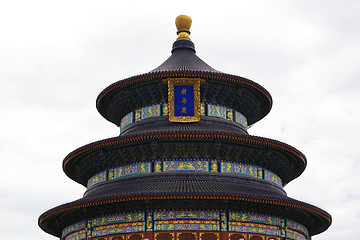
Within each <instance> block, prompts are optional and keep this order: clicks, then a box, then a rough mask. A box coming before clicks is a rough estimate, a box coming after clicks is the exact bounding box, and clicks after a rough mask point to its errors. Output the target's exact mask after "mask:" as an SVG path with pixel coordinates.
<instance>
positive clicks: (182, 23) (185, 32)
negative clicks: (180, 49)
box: [175, 15, 192, 40]
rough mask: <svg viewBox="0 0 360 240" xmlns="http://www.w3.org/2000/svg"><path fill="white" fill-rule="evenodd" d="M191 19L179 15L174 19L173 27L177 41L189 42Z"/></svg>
mask: <svg viewBox="0 0 360 240" xmlns="http://www.w3.org/2000/svg"><path fill="white" fill-rule="evenodd" d="M191 23H192V20H191V17H189V16H186V15H180V16H178V17H177V18H176V19H175V25H176V28H177V30H178V31H177V34H178V38H177V40H181V39H185V40H190V38H189V35H190V27H191Z"/></svg>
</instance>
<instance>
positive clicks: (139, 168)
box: [87, 159, 282, 189]
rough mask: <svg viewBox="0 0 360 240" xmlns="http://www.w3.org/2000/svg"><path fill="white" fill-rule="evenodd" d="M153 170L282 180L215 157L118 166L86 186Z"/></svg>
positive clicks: (257, 168) (160, 160)
mask: <svg viewBox="0 0 360 240" xmlns="http://www.w3.org/2000/svg"><path fill="white" fill-rule="evenodd" d="M153 172H220V173H229V174H237V175H242V176H248V177H254V178H260V179H264V180H266V181H268V182H271V183H273V184H276V185H277V186H279V187H282V181H281V178H280V177H279V176H277V175H276V174H275V173H273V172H271V171H269V170H267V169H264V168H262V167H258V166H255V165H249V164H244V163H235V162H228V161H222V160H216V159H158V160H155V161H152V162H141V163H134V164H128V165H123V166H119V167H116V168H112V169H108V170H106V171H103V172H100V173H98V174H96V175H95V176H93V177H91V178H90V179H89V180H88V184H87V188H88V189H89V188H91V187H93V186H96V185H97V184H99V183H103V182H106V181H109V180H114V179H118V178H120V177H125V176H131V175H139V174H147V173H153Z"/></svg>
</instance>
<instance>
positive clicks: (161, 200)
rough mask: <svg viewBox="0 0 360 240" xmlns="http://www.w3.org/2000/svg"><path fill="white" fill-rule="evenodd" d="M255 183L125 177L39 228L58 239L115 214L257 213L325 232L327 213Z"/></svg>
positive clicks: (208, 177)
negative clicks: (71, 228) (74, 228)
mask: <svg viewBox="0 0 360 240" xmlns="http://www.w3.org/2000/svg"><path fill="white" fill-rule="evenodd" d="M175 177H176V178H175ZM256 181H260V180H256ZM256 181H255V180H251V179H249V178H246V177H238V176H237V177H232V176H225V177H219V176H217V175H216V174H199V175H194V174H179V173H178V174H175V175H171V174H158V175H156V176H155V175H154V176H153V177H149V176H141V177H129V179H128V181H126V180H122V181H118V182H114V183H111V184H104V185H103V186H101V187H99V189H100V188H102V189H103V190H102V191H100V190H99V191H97V190H96V189H94V190H93V191H94V194H91V192H89V193H87V194H85V197H84V198H82V199H79V200H77V201H74V202H71V203H68V204H63V205H61V206H58V207H56V208H53V209H51V210H49V211H47V212H45V213H44V214H43V215H41V216H40V218H39V226H40V227H41V228H42V229H43V230H44V231H46V232H48V233H50V234H53V235H55V236H60V234H61V231H62V229H63V228H65V227H66V226H68V225H70V224H73V223H76V222H78V221H82V220H85V219H88V218H92V217H98V216H104V215H107V214H114V213H116V212H118V213H121V212H126V211H133V212H136V211H141V210H164V209H185V210H193V209H200V210H209V209H212V210H229V211H238V210H239V209H241V211H245V212H261V213H262V214H268V215H275V216H278V217H284V218H289V219H292V220H294V221H297V222H299V223H301V224H303V225H304V226H305V227H306V228H307V229H308V230H309V234H310V235H315V234H318V233H320V232H322V231H325V230H326V229H327V228H328V227H329V226H330V224H331V216H330V215H329V214H328V213H327V212H325V211H323V210H321V209H319V208H317V207H315V206H312V205H310V204H307V203H304V202H301V201H297V200H294V199H292V198H289V197H287V196H286V195H285V194H284V193H281V191H280V189H279V188H277V189H275V188H274V186H269V184H267V183H265V182H263V181H262V182H261V183H254V182H256ZM105 185H106V186H105ZM139 186H140V187H139ZM106 188H109V189H107V190H108V193H109V194H108V195H106V194H105V195H103V194H104V193H106ZM115 189H116V191H114V190H115ZM194 189H196V191H194ZM209 189H211V191H209ZM104 191H105V192H104ZM99 195H100V196H99Z"/></svg>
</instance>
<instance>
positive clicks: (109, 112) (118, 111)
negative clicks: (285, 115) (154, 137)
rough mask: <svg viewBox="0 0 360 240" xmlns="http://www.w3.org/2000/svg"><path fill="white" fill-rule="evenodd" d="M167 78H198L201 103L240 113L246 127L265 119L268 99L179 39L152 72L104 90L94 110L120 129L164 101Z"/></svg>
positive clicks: (260, 90) (266, 94)
mask: <svg viewBox="0 0 360 240" xmlns="http://www.w3.org/2000/svg"><path fill="white" fill-rule="evenodd" d="M168 78H200V79H203V80H205V83H203V84H201V87H200V97H201V102H204V103H211V104H219V105H222V106H226V107H230V108H232V109H235V110H236V111H239V112H241V113H243V114H244V115H245V116H246V118H247V119H248V123H249V125H251V124H254V123H255V122H257V121H259V120H260V119H262V118H263V117H265V116H266V115H267V114H268V113H269V111H270V109H271V107H272V98H271V96H270V94H269V92H268V91H266V89H264V88H263V87H261V86H260V85H259V84H257V83H255V82H253V81H251V80H249V79H246V78H243V77H239V76H235V75H231V74H226V73H222V72H219V71H217V70H215V69H213V68H212V67H210V66H209V65H207V64H206V63H205V62H204V61H203V60H201V59H200V58H199V57H198V56H197V55H196V54H195V47H194V44H193V43H192V42H191V41H190V40H184V39H180V40H177V41H175V43H174V44H173V49H172V55H171V56H170V57H169V58H168V59H167V60H166V61H165V62H164V63H163V64H161V65H160V66H159V67H157V68H156V69H154V70H152V71H150V72H148V73H145V74H142V75H137V76H133V77H130V78H126V79H124V80H120V81H118V82H116V83H113V84H112V85H110V86H109V87H107V88H106V89H104V90H103V91H102V92H101V93H100V94H99V96H98V98H97V101H96V106H97V109H98V111H99V112H100V114H101V115H102V116H103V117H104V118H106V119H107V120H108V121H110V122H112V123H114V124H116V125H117V126H119V125H120V121H121V119H122V118H123V117H124V116H125V115H126V114H128V113H129V112H131V111H133V110H135V109H138V108H141V107H145V106H148V105H151V104H156V103H163V102H167V101H168V88H167V84H166V83H164V82H163V80H164V79H168Z"/></svg>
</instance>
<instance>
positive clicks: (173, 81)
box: [163, 78, 204, 123]
mask: <svg viewBox="0 0 360 240" xmlns="http://www.w3.org/2000/svg"><path fill="white" fill-rule="evenodd" d="M163 81H164V82H167V84H168V105H169V106H168V107H169V121H170V122H181V123H190V122H199V121H200V110H201V105H200V83H202V82H204V80H203V79H201V78H167V79H164V80H163ZM177 85H187V86H190V85H191V86H194V116H175V93H174V86H177Z"/></svg>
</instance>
